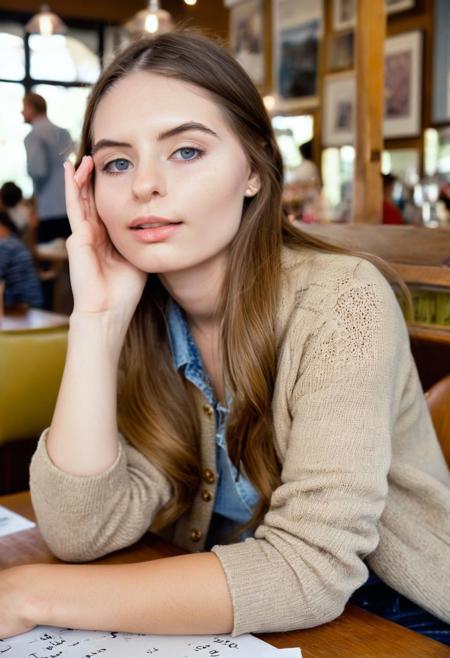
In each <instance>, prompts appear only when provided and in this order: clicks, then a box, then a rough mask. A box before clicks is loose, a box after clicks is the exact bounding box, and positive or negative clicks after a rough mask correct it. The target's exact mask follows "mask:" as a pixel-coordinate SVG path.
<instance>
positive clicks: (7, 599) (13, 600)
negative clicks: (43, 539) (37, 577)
mask: <svg viewBox="0 0 450 658" xmlns="http://www.w3.org/2000/svg"><path fill="white" fill-rule="evenodd" d="M29 569H30V567H26V566H25V567H14V568H12V569H5V570H4V571H1V572H0V611H1V613H0V639H4V638H6V637H12V636H13V635H19V634H20V633H25V632H26V631H29V630H31V629H32V628H33V627H34V626H35V624H34V623H33V622H32V621H31V619H30V617H29V609H30V607H31V606H30V601H29V599H28V596H27V581H28V585H29V584H30V582H29V575H31V574H29V575H28V570H29ZM0 653H1V651H0Z"/></svg>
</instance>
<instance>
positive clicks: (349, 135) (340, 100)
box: [322, 72, 356, 148]
mask: <svg viewBox="0 0 450 658" xmlns="http://www.w3.org/2000/svg"><path fill="white" fill-rule="evenodd" d="M355 101H356V83H355V74H354V73H353V72H352V73H338V74H334V75H328V76H326V77H325V80H324V89H323V120H322V145H323V146H324V147H325V148H326V147H329V146H345V145H352V144H353V143H354V138H355Z"/></svg>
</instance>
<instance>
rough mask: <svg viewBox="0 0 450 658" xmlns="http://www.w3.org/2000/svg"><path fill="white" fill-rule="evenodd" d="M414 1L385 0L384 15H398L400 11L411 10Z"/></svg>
mask: <svg viewBox="0 0 450 658" xmlns="http://www.w3.org/2000/svg"><path fill="white" fill-rule="evenodd" d="M415 4H416V0H386V14H398V12H400V11H406V10H407V9H412V8H413V7H414V6H415Z"/></svg>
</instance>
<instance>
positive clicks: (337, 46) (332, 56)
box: [327, 30, 355, 72]
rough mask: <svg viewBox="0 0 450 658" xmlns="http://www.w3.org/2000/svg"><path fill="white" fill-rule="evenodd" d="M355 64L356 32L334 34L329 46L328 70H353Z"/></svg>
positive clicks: (331, 36) (330, 38)
mask: <svg viewBox="0 0 450 658" xmlns="http://www.w3.org/2000/svg"><path fill="white" fill-rule="evenodd" d="M354 62H355V32H354V31H353V30H350V31H348V32H343V33H341V34H332V35H330V36H329V38H328V44H327V68H328V70H329V71H331V72H334V71H343V70H348V69H352V68H353V67H354Z"/></svg>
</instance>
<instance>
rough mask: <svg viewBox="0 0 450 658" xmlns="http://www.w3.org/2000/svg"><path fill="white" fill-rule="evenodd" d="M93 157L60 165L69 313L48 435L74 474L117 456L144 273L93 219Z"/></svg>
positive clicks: (98, 468)
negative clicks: (119, 392) (120, 395)
mask: <svg viewBox="0 0 450 658" xmlns="http://www.w3.org/2000/svg"><path fill="white" fill-rule="evenodd" d="M92 169H93V162H92V158H90V157H88V158H84V159H83V161H82V163H81V165H80V167H79V168H78V170H77V172H76V173H74V170H73V168H72V165H70V163H66V165H65V185H66V204H67V213H68V216H69V219H70V224H71V228H72V235H71V236H70V238H69V239H68V240H67V250H68V254H69V264H70V280H71V285H72V290H73V294H74V312H73V315H72V317H71V321H70V331H69V346H68V354H67V360H66V366H65V370H64V375H63V379H62V383H61V388H60V392H59V396H58V401H57V404H56V409H55V413H54V417H53V420H52V425H51V428H50V432H49V435H48V438H47V449H48V453H49V456H50V458H51V460H52V461H53V463H54V464H55V465H56V466H57V467H58V468H60V469H62V470H64V471H66V472H68V473H71V474H73V475H95V474H98V473H101V472H102V471H104V470H106V469H107V468H108V467H109V466H111V464H112V463H113V462H114V461H115V459H116V457H117V453H118V439H117V421H116V380H117V366H118V359H119V355H120V351H121V348H122V344H123V341H124V338H125V334H126V331H127V328H128V325H129V323H130V321H131V318H132V316H133V313H134V311H135V308H136V305H137V303H138V301H139V298H140V296H141V294H142V290H143V287H144V284H145V280H146V275H145V273H144V272H141V271H139V270H137V269H136V268H135V267H134V266H133V265H131V264H130V263H128V262H127V261H125V259H124V258H122V256H121V255H120V254H119V253H118V252H117V251H116V250H115V248H114V246H113V245H112V243H111V241H110V239H109V236H108V234H107V232H106V229H105V226H104V224H103V222H102V221H101V219H100V217H99V216H98V214H97V210H96V206H95V199H94V192H93V189H92V182H91V174H92Z"/></svg>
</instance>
